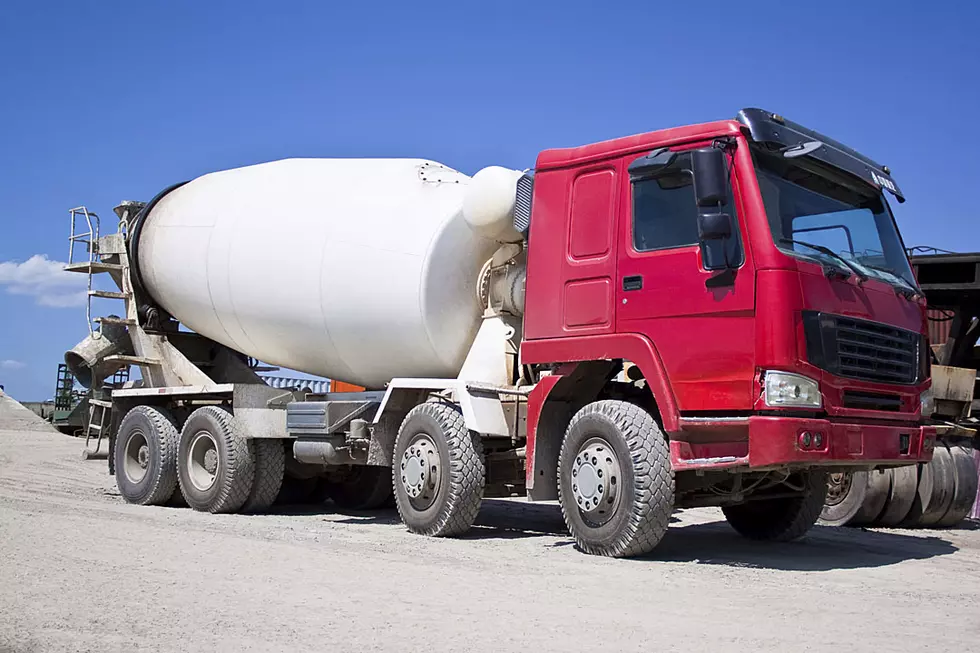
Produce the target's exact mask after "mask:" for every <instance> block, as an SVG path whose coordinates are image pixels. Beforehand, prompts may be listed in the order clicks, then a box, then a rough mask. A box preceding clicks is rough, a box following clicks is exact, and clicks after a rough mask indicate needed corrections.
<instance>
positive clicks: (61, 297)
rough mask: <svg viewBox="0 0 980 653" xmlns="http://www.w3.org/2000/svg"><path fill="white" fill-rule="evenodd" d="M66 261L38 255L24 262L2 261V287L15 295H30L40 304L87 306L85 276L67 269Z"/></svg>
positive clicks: (65, 306) (0, 264) (0, 268)
mask: <svg viewBox="0 0 980 653" xmlns="http://www.w3.org/2000/svg"><path fill="white" fill-rule="evenodd" d="M64 266H65V264H64V263H62V262H60V261H52V260H50V259H49V258H48V257H47V256H45V255H43V254H35V255H34V256H32V257H31V258H29V259H27V260H26V261H24V262H22V263H18V262H17V261H2V262H0V287H5V288H6V289H7V292H8V293H10V294H12V295H28V296H31V297H33V298H34V301H35V302H36V303H37V304H38V305H39V306H52V307H55V308H67V307H74V306H84V305H85V296H86V289H87V282H86V280H85V276H84V275H81V274H77V273H73V272H65V271H64V269H63V268H64Z"/></svg>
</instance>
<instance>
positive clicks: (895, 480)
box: [875, 465, 919, 528]
mask: <svg viewBox="0 0 980 653" xmlns="http://www.w3.org/2000/svg"><path fill="white" fill-rule="evenodd" d="M887 473H888V475H889V476H890V477H891V484H890V485H889V487H888V501H886V502H885V508H884V510H882V511H881V514H880V515H878V519H877V520H876V522H875V526H882V527H885V528H893V527H895V526H898V525H899V524H900V523H902V520H903V519H905V517H906V516H907V515H908V514H909V511H910V510H911V509H912V504H913V503H914V502H915V495H916V492H917V491H918V486H919V472H918V470H917V469H916V466H915V465H908V466H906V467H892V468H890V469H889V470H888V472H887Z"/></svg>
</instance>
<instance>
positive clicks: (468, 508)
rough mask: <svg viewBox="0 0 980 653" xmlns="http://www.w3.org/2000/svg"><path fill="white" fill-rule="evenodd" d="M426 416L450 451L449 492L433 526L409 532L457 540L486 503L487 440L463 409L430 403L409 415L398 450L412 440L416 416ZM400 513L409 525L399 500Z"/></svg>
mask: <svg viewBox="0 0 980 653" xmlns="http://www.w3.org/2000/svg"><path fill="white" fill-rule="evenodd" d="M417 414H425V415H428V416H429V417H431V418H432V419H434V420H435V421H436V422H437V423H438V424H439V426H440V428H441V429H442V432H443V434H444V435H445V437H446V444H447V445H448V448H449V456H450V465H449V491H448V496H447V497H446V501H445V504H444V505H443V508H442V510H440V511H439V514H438V516H437V518H436V519H435V520H434V521H433V523H432V524H430V525H428V526H426V527H422V528H417V527H416V528H413V527H411V526H409V529H410V530H412V531H413V532H415V533H419V534H421V535H428V536H430V537H454V536H457V535H462V534H463V533H465V532H466V531H468V530H469V529H470V527H471V526H472V525H473V522H474V521H476V516H477V514H478V513H479V512H480V505H481V504H482V503H483V487H484V482H485V477H486V468H485V465H484V461H483V441H482V440H481V439H480V434H479V433H476V432H475V431H470V430H469V429H467V428H466V422H465V421H464V420H463V414H462V413H461V412H460V410H459V409H458V408H457V407H455V406H451V405H448V404H444V403H441V402H434V401H428V402H425V403H422V404H419V405H418V406H416V407H415V408H413V409H412V410H411V411H409V413H408V415H406V416H405V420H404V421H403V422H402V427H401V428H400V429H399V430H398V441H397V442H396V444H395V451H398V450H399V445H400V443H401V441H402V439H403V438H404V437H408V436H409V435H414V433H413V434H408V435H406V431H405V424H407V423H408V422H409V420H410V419H411V417H412V416H413V415H417ZM397 476H398V475H397V474H392V483H393V486H394V491H395V494H396V496H397V495H398V486H397V480H396V479H397ZM396 505H397V508H398V514H399V516H400V517H401V518H402V522H403V523H405V524H406V525H407V524H408V520H406V519H405V513H404V510H403V508H402V505H401V502H400V501H396Z"/></svg>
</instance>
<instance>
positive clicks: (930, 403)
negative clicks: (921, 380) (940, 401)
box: [919, 388, 936, 417]
mask: <svg viewBox="0 0 980 653" xmlns="http://www.w3.org/2000/svg"><path fill="white" fill-rule="evenodd" d="M919 401H920V402H921V404H922V416H923V417H931V416H932V414H933V413H934V412H936V396H935V395H934V394H933V393H932V388H929V389H927V390H926V391H925V392H923V393H922V394H921V395H920V396H919Z"/></svg>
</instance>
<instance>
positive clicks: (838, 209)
mask: <svg viewBox="0 0 980 653" xmlns="http://www.w3.org/2000/svg"><path fill="white" fill-rule="evenodd" d="M753 160H754V161H755V168H756V175H757V177H758V180H759V188H760V189H761V191H762V201H763V203H764V204H765V207H766V214H767V216H768V218H769V226H770V228H771V229H772V236H773V240H774V241H775V243H776V247H778V248H779V249H781V250H782V251H784V252H786V253H787V254H790V255H792V256H797V257H800V258H806V259H810V260H815V261H817V262H819V263H821V264H822V265H832V266H834V267H836V268H838V269H842V270H843V271H844V272H845V273H846V274H850V273H851V271H852V270H859V271H860V272H863V273H864V276H867V277H874V278H876V279H879V280H882V281H885V282H886V283H890V284H892V285H896V286H902V287H905V288H912V289H915V288H916V283H915V277H914V276H912V270H911V268H910V267H909V262H908V258H906V255H905V249H904V248H903V246H902V241H901V239H900V238H899V236H898V230H897V229H896V227H895V221H894V220H893V219H892V215H891V211H890V210H889V208H888V204H887V202H885V199H884V197H882V195H881V194H880V193H877V192H875V191H874V190H873V189H872V188H870V187H867V186H865V185H864V184H862V183H861V182H859V181H857V180H852V179H850V178H849V177H848V176H846V175H844V174H841V173H836V172H835V171H833V170H831V169H826V168H824V167H823V166H820V164H818V163H815V162H813V161H811V160H808V159H806V157H797V158H793V159H786V158H784V157H782V156H780V155H778V154H772V153H768V152H764V151H762V150H759V149H756V148H753ZM821 250H830V253H828V252H826V251H821ZM831 254H837V255H838V256H839V257H840V258H838V257H835V256H832V255H831ZM840 259H846V261H841V260H840ZM845 262H846V263H848V264H850V265H846V266H845V265H843V263H845ZM848 268H850V270H849V269H848ZM859 276H861V275H859Z"/></svg>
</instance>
